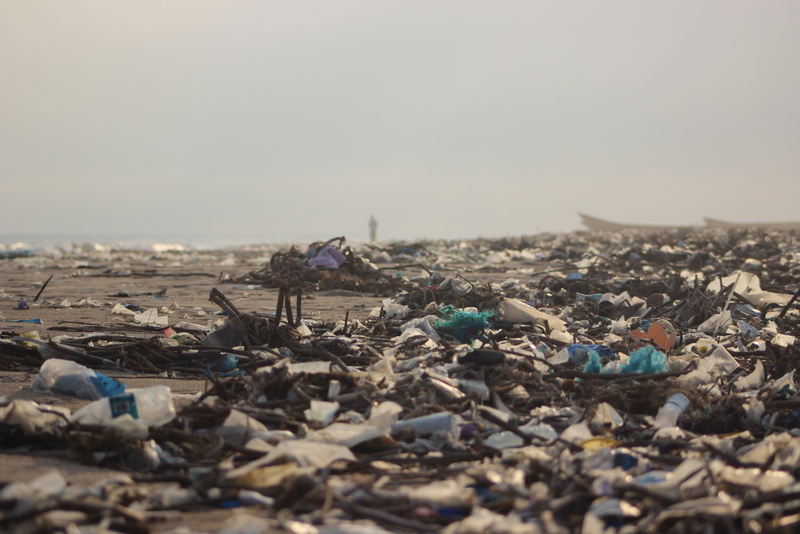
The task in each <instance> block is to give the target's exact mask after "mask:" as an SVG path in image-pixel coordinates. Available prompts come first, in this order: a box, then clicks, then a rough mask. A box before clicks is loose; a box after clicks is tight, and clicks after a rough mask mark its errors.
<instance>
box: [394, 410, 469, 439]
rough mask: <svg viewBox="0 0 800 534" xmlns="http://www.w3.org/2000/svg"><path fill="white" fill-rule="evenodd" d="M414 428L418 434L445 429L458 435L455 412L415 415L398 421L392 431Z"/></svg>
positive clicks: (427, 433) (404, 430)
mask: <svg viewBox="0 0 800 534" xmlns="http://www.w3.org/2000/svg"><path fill="white" fill-rule="evenodd" d="M409 429H411V430H413V432H414V434H416V435H417V436H425V435H430V434H435V433H436V432H440V431H442V430H444V431H445V432H449V433H450V434H451V435H453V436H458V423H457V422H456V418H455V416H454V415H453V414H451V413H449V412H439V413H433V414H430V415H423V416H422V417H415V418H413V419H408V420H406V421H398V422H397V423H395V424H394V426H393V427H392V432H398V433H402V432H406V431H408V430H409Z"/></svg>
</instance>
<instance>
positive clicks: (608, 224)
mask: <svg viewBox="0 0 800 534" xmlns="http://www.w3.org/2000/svg"><path fill="white" fill-rule="evenodd" d="M578 215H580V216H581V222H582V223H583V224H584V226H586V227H587V228H589V229H590V230H606V231H611V232H619V231H621V230H641V231H644V232H663V231H666V230H675V229H688V228H693V227H692V226H670V225H653V224H624V223H617V222H612V221H606V220H604V219H598V218H597V217H592V216H591V215H586V214H583V213H578Z"/></svg>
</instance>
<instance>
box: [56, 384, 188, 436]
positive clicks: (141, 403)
mask: <svg viewBox="0 0 800 534" xmlns="http://www.w3.org/2000/svg"><path fill="white" fill-rule="evenodd" d="M124 414H130V416H131V417H133V418H134V419H138V420H140V421H142V422H143V423H145V424H146V425H147V426H161V425H165V424H167V423H169V422H170V421H172V420H173V419H174V418H175V405H174V404H173V402H172V392H171V391H170V389H169V388H168V387H167V386H153V387H149V388H144V389H132V390H130V391H128V392H126V393H123V394H121V395H113V396H111V397H108V398H104V399H100V400H97V401H94V402H93V403H91V404H87V405H86V406H84V407H83V408H81V409H80V410H78V411H77V412H75V413H74V414H73V415H72V418H71V419H70V421H72V422H75V423H82V424H84V425H104V424H106V423H110V422H111V420H112V419H115V418H117V417H119V416H121V415H124Z"/></svg>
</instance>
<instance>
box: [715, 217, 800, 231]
mask: <svg viewBox="0 0 800 534" xmlns="http://www.w3.org/2000/svg"><path fill="white" fill-rule="evenodd" d="M703 220H704V221H705V222H706V226H707V227H709V228H763V229H765V230H800V222H777V223H742V222H729V221H720V220H719V219H710V218H708V217H704V218H703Z"/></svg>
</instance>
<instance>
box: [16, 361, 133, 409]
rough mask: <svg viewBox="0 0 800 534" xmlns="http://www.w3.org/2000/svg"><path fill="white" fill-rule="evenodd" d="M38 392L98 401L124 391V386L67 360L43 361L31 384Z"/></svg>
mask: <svg viewBox="0 0 800 534" xmlns="http://www.w3.org/2000/svg"><path fill="white" fill-rule="evenodd" d="M31 389H33V390H38V391H57V392H59V393H67V394H70V395H75V396H76V397H78V398H79V399H90V400H98V399H102V398H103V397H108V396H110V395H119V394H120V393H123V392H124V391H125V384H123V383H121V382H118V381H116V380H114V379H113V378H109V377H107V376H105V375H103V374H100V373H98V372H96V371H93V370H92V369H89V368H87V367H84V366H83V365H80V364H78V363H75V362H72V361H69V360H60V359H57V358H52V359H49V360H47V361H45V362H44V363H43V364H42V367H41V369H39V374H38V375H37V376H36V379H35V380H34V381H33V384H31Z"/></svg>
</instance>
